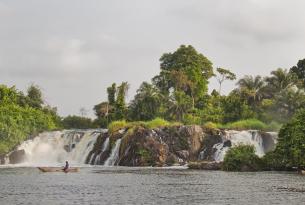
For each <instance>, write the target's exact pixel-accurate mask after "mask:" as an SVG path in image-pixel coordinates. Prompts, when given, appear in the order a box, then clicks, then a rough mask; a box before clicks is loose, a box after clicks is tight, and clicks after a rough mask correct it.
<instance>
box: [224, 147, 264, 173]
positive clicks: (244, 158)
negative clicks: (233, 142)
mask: <svg viewBox="0 0 305 205" xmlns="http://www.w3.org/2000/svg"><path fill="white" fill-rule="evenodd" d="M262 167H263V164H262V160H261V159H260V158H259V157H258V156H257V155H256V154H255V148H254V146H252V145H242V144H241V145H238V146H235V147H232V148H231V149H230V150H228V152H227V153H226V155H225V158H224V161H223V166H222V169H223V170H224V171H258V170H261V169H262Z"/></svg>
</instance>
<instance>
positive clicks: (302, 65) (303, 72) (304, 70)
mask: <svg viewBox="0 0 305 205" xmlns="http://www.w3.org/2000/svg"><path fill="white" fill-rule="evenodd" d="M290 72H291V73H294V74H295V75H296V76H297V77H298V80H299V81H300V85H301V87H303V88H305V59H303V60H299V62H298V64H297V65H296V66H293V67H292V68H290Z"/></svg>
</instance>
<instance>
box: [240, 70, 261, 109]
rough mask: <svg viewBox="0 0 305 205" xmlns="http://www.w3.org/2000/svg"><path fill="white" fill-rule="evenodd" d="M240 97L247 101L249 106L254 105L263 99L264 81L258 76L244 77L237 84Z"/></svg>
mask: <svg viewBox="0 0 305 205" xmlns="http://www.w3.org/2000/svg"><path fill="white" fill-rule="evenodd" d="M237 85H239V91H240V93H241V95H242V96H243V97H244V98H246V99H247V101H248V103H249V104H250V105H256V104H257V103H259V102H260V101H261V100H262V99H263V97H264V88H265V81H264V80H263V78H262V77H261V76H259V75H257V76H254V77H253V76H249V75H246V76H245V77H243V78H242V79H240V80H239V81H238V82H237Z"/></svg>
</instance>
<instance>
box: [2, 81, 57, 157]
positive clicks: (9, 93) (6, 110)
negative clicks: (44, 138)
mask: <svg viewBox="0 0 305 205" xmlns="http://www.w3.org/2000/svg"><path fill="white" fill-rule="evenodd" d="M59 126H60V118H59V117H58V116H57V114H56V108H51V107H49V106H46V105H44V104H43V100H42V93H41V91H40V89H39V87H38V86H35V85H31V86H30V87H29V89H28V92H27V95H24V94H23V93H22V92H20V91H18V90H16V88H15V87H7V86H5V85H0V154H4V153H7V152H9V151H10V150H11V149H12V148H14V147H15V146H16V145H18V144H19V143H20V142H22V141H24V140H26V139H27V138H28V137H29V136H30V135H34V134H37V133H39V132H41V131H45V130H52V129H56V128H58V127H59Z"/></svg>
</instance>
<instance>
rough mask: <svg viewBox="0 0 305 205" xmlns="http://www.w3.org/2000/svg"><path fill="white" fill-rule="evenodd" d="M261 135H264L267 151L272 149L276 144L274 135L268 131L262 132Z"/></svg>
mask: <svg viewBox="0 0 305 205" xmlns="http://www.w3.org/2000/svg"><path fill="white" fill-rule="evenodd" d="M260 135H261V137H262V141H263V147H264V151H265V153H267V152H269V151H272V150H273V149H274V148H275V145H276V141H275V140H276V139H275V137H274V136H272V135H271V134H270V133H266V132H260Z"/></svg>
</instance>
